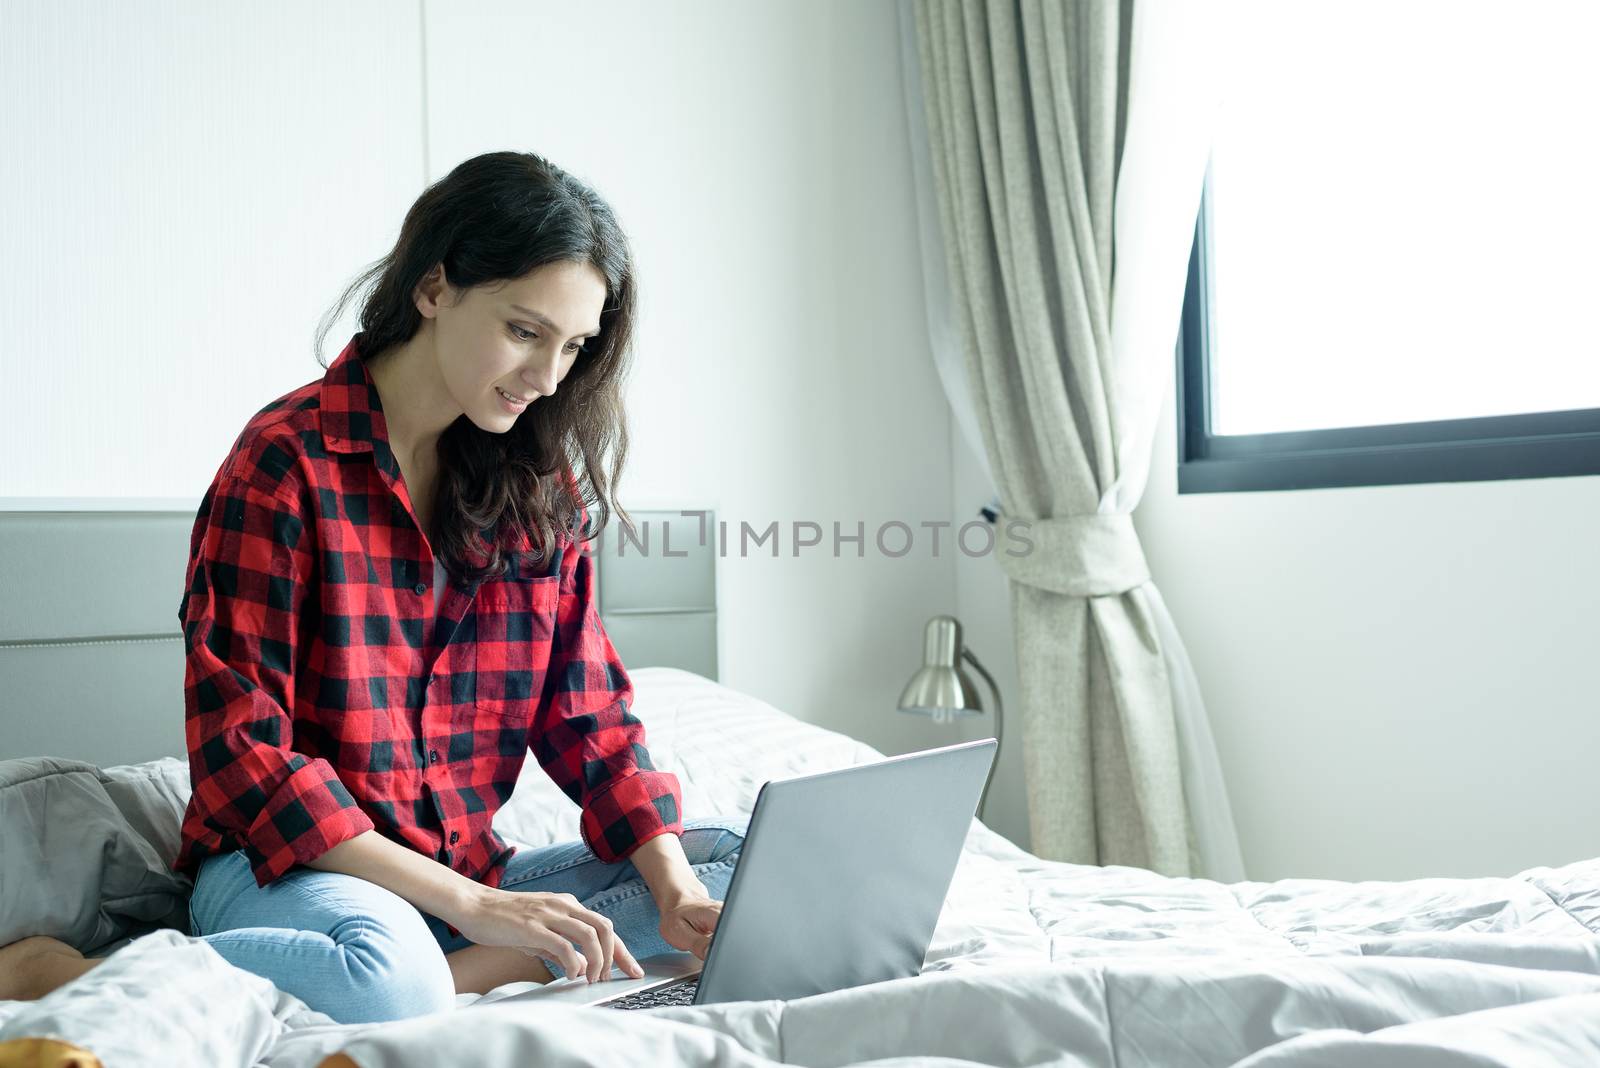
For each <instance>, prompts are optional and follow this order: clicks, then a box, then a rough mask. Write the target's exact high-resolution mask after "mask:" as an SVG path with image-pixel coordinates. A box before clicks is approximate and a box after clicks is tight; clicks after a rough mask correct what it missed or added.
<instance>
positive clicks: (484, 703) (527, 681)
mask: <svg viewBox="0 0 1600 1068" xmlns="http://www.w3.org/2000/svg"><path fill="white" fill-rule="evenodd" d="M559 584H560V579H558V578H557V577H555V576H553V575H551V576H543V577H539V578H532V579H515V580H511V581H504V582H493V583H489V584H487V585H485V586H483V587H481V588H480V589H479V591H478V596H477V598H476V605H477V612H476V614H477V638H476V641H475V643H474V657H475V664H474V667H475V674H476V676H477V678H476V680H475V693H476V696H475V698H474V708H475V709H476V710H477V711H478V712H479V713H481V714H483V715H486V716H489V717H492V718H494V719H497V720H506V721H511V722H514V723H516V724H518V725H527V724H531V723H532V722H533V717H534V713H535V712H536V711H537V709H538V705H539V698H540V695H541V694H542V692H543V690H544V680H545V673H546V671H547V669H548V668H549V665H550V649H551V636H552V635H553V634H554V632H555V624H556V600H557V597H558V596H559V593H560V590H559Z"/></svg>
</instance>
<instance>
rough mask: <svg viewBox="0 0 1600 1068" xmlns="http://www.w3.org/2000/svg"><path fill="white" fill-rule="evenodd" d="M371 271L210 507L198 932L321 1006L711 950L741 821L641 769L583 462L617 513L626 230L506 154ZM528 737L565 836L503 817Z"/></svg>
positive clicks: (187, 627)
mask: <svg viewBox="0 0 1600 1068" xmlns="http://www.w3.org/2000/svg"><path fill="white" fill-rule="evenodd" d="M374 276H376V279H377V281H376V285H375V286H374V287H373V289H372V291H371V293H370V295H369V296H368V297H367V299H366V301H365V304H364V306H363V307H362V310H361V315H360V324H361V331H360V332H359V333H357V334H356V335H355V337H353V338H352V339H351V340H350V342H349V344H347V345H346V346H345V348H344V350H343V351H342V352H341V353H340V354H339V356H338V357H337V359H335V360H334V361H333V363H332V364H331V366H329V367H328V368H327V373H326V375H325V376H323V377H322V378H321V379H320V380H316V381H312V382H309V383H307V384H306V385H304V386H302V387H300V388H299V389H296V390H294V391H292V392H290V393H288V394H286V395H285V396H283V397H280V398H278V399H277V400H275V401H273V402H272V403H270V404H268V405H267V406H266V407H264V408H262V409H261V410H260V411H259V412H258V413H257V414H256V415H255V416H254V417H252V418H251V419H250V421H249V422H248V424H247V425H246V426H245V428H244V432H243V433H242V434H241V435H240V436H239V438H238V440H237V441H236V442H235V443H234V446H233V449H232V451H231V453H230V455H229V456H228V457H227V459H226V460H225V461H224V462H223V464H222V466H221V468H220V469H219V471H218V473H217V476H216V478H215V480H214V481H213V483H212V485H211V487H210V488H209V489H208V490H207V492H206V494H205V496H204V498H203V499H202V501H201V504H200V510H199V514H198V516H197V517H196V522H195V526H194V532H193V536H192V538H191V545H190V561H189V571H188V579H187V581H188V588H187V591H186V594H185V597H184V599H183V603H182V605H181V607H180V608H179V620H180V622H181V623H182V624H183V629H184V634H185V639H186V646H187V666H186V670H185V686H184V690H185V696H186V714H187V718H186V722H187V737H188V749H189V763H190V775H191V779H192V781H193V783H194V792H193V795H192V797H191V799H190V801H189V806H188V810H187V811H186V812H185V814H184V820H183V830H182V848H181V851H180V853H179V854H178V857H177V859H176V861H175V862H174V865H173V866H174V868H175V869H176V870H179V871H184V872H187V873H189V874H191V875H192V876H193V877H194V879H195V889H194V895H193V898H192V900H191V903H190V920H191V926H192V932H191V933H192V934H194V935H196V936H199V937H201V938H204V939H205V940H206V941H207V942H209V943H210V944H211V945H212V947H213V948H215V949H216V950H217V952H218V953H220V954H221V955H222V956H223V957H224V958H226V959H227V960H229V961H230V962H232V963H234V964H236V965H238V966H239V967H241V968H244V969H246V970H247V971H251V972H254V973H256V974H258V975H262V976H264V977H266V978H268V979H271V980H272V981H273V982H274V983H276V984H277V985H278V986H279V987H280V988H282V989H284V990H286V991H288V992H289V993H292V994H294V995H296V996H297V997H299V998H300V999H301V1000H303V1001H305V1002H306V1003H307V1004H308V1005H310V1006H311V1007H312V1008H314V1009H317V1010H319V1011H322V1012H325V1013H327V1014H328V1015H330V1016H332V1017H333V1018H334V1019H335V1020H338V1021H340V1022H365V1021H373V1020H385V1019H400V1018H404V1017H409V1016H414V1015H418V1014H421V1013H426V1012H432V1011H437V1010H441V1009H448V1008H450V1007H452V1006H453V1005H454V999H455V995H456V994H458V993H466V992H475V993H484V992H487V991H488V990H490V989H491V988H493V987H495V986H498V985H500V984H502V983H506V982H512V981H517V980H532V981H535V982H548V981H550V980H552V979H553V978H555V977H556V976H557V975H561V974H566V975H572V976H578V975H583V976H584V977H585V978H586V979H587V980H589V981H595V980H601V979H607V978H610V977H611V974H612V968H613V966H616V967H617V968H619V969H620V970H621V972H622V973H624V974H627V975H630V976H634V977H637V976H640V975H642V974H643V973H642V971H641V969H640V968H639V965H638V962H637V957H639V956H648V955H651V954H654V953H661V952H667V951H669V950H671V949H677V950H682V951H687V952H690V953H693V954H694V955H695V956H697V957H699V958H701V959H702V960H703V959H704V957H705V953H706V949H707V946H708V945H709V942H710V936H711V934H712V932H713V930H714V929H715V927H716V924H717V920H718V917H719V916H720V913H721V908H722V898H723V897H724V896H725V894H726V892H727V886H728V882H729V880H730V879H731V877H732V873H733V868H734V865H735V864H736V863H737V860H738V855H739V850H740V848H741V846H742V844H743V835H742V831H743V829H744V822H743V821H742V820H723V819H701V820H690V821H687V822H685V821H684V820H683V819H682V818H681V811H682V792H681V789H680V785H679V783H678V780H677V777H676V776H675V775H673V774H672V773H670V772H664V771H658V770H656V769H655V767H654V766H653V765H652V763H651V761H650V756H649V752H648V750H647V749H646V748H645V733H644V728H643V727H642V725H641V724H640V722H639V720H638V719H637V718H636V717H634V716H633V715H632V713H631V712H630V706H631V705H632V703H633V696H634V695H633V688H632V685H631V683H630V681H629V679H628V676H627V673H626V671H625V670H624V668H623V665H622V663H621V661H620V660H619V659H618V658H617V655H616V652H615V650H614V648H613V647H612V645H611V643H610V641H609V639H608V638H607V637H606V634H605V631H604V629H603V627H602V626H601V623H600V618H599V615H598V612H597V606H596V603H595V598H594V571H593V566H592V561H591V558H590V555H589V553H588V552H587V551H586V545H587V543H588V542H589V540H590V539H591V538H592V536H593V531H592V530H590V529H589V528H588V526H587V521H588V518H589V512H588V509H587V507H585V505H584V498H583V496H582V495H581V494H580V491H579V479H578V476H577V475H576V474H575V473H574V464H575V463H579V462H581V468H582V471H583V472H584V474H583V481H584V482H586V483H587V484H588V487H589V489H590V490H591V492H592V499H593V500H594V501H597V502H598V507H599V512H600V520H599V523H598V524H597V527H596V529H598V527H603V526H604V525H605V523H606V517H607V516H608V515H609V514H610V510H611V509H610V505H609V504H608V497H609V494H610V488H611V486H612V485H614V483H615V481H616V478H617V475H618V473H619V471H620V469H621V467H622V463H623V461H624V459H625V457H626V452H627V432H626V427H625V424H624V416H623V409H622V399H621V397H622V394H621V385H622V377H623V373H624V368H625V364H626V357H627V353H628V350H629V341H630V336H631V333H632V327H633V319H634V308H635V295H634V280H633V273H632V264H631V257H630V255H629V251H628V247H627V242H626V239H625V237H624V235H623V233H622V231H621V230H620V229H619V227H618V225H617V222H616V220H615V218H614V216H613V214H612V212H611V210H610V209H609V207H607V205H606V204H605V203H604V202H603V201H602V200H601V199H600V198H599V197H598V196H596V195H595V194H594V192H592V191H591V190H590V189H588V188H587V187H586V186H584V185H583V184H581V183H580V182H578V181H576V180H575V179H573V178H572V177H570V176H568V175H567V174H565V173H564V172H562V171H561V170H559V169H558V168H556V167H554V166H552V165H551V164H549V163H548V162H546V161H545V160H543V159H541V158H540V157H538V156H534V155H530V154H524V153H514V152H495V153H489V154H486V155H483V156H479V157H477V158H475V159H471V160H468V161H466V162H465V163H462V164H461V165H460V166H458V167H456V168H455V170H453V171H452V172H451V173H450V174H449V175H448V176H447V177H445V178H444V179H443V180H442V181H440V182H438V183H436V184H435V185H433V186H432V187H430V188H428V189H427V190H426V191H425V192H424V193H423V194H422V196H421V197H420V198H418V200H417V202H416V203H415V204H414V205H413V206H412V208H411V210H410V211H409V212H408V214H407V216H406V219H405V222H404V225H403V226H402V229H401V232H400V236H399V240H398V241H397V243H396V245H395V248H394V249H393V251H392V252H391V253H390V254H389V255H388V256H387V257H386V258H385V259H383V260H381V261H379V262H378V263H377V264H376V265H375V266H374V267H373V268H372V269H371V270H369V271H368V272H367V273H366V274H365V275H364V276H363V277H362V278H360V279H358V280H357V281H356V282H355V283H354V284H353V285H352V286H351V288H350V289H349V290H347V291H346V292H345V294H344V295H343V296H342V297H341V299H340V301H339V305H338V307H337V308H336V310H335V313H334V316H333V317H337V314H338V312H339V311H340V310H342V308H343V307H344V305H345V303H346V302H347V301H348V300H349V298H350V295H351V293H352V292H353V291H354V290H355V289H356V288H357V287H359V286H360V285H361V284H363V282H365V281H366V280H367V279H370V278H372V277H374ZM325 332H326V331H325V330H324V333H325ZM318 340H319V343H320V341H321V337H320V336H319V339H318ZM608 453H610V454H611V463H610V467H609V470H607V469H606V467H605V466H604V464H603V461H604V459H605V457H606V455H607V454H608ZM623 514H624V516H625V515H626V513H623ZM530 748H531V750H532V751H533V753H534V755H535V757H536V759H537V760H538V762H539V764H540V766H541V767H542V768H543V769H544V771H545V772H546V773H547V774H549V775H550V777H551V778H552V779H553V780H554V781H555V782H556V783H557V784H558V785H559V786H560V787H561V788H562V789H563V791H564V792H565V793H566V794H567V796H568V797H570V798H572V800H573V801H574V802H576V803H578V804H579V805H580V806H581V809H582V815H581V821H580V827H581V836H582V841H581V842H569V843H562V844H558V845H553V846H549V847H546V848H542V849H531V850H513V849H511V848H509V847H507V846H506V844H505V843H504V841H503V840H502V839H501V838H500V837H499V836H498V835H496V834H495V832H494V830H493V828H492V827H491V825H490V823H491V820H492V818H493V816H494V814H495V812H496V811H497V810H498V809H499V808H500V806H501V805H502V804H504V802H505V801H506V799H507V798H508V797H509V796H510V794H511V790H512V787H513V785H514V784H515V782H516V780H517V775H518V772H519V770H520V769H521V767H522V764H523V760H524V758H525V757H526V756H527V753H528V751H529V749H530ZM8 951H9V952H10V953H11V954H12V955H13V956H14V957H15V958H17V960H15V961H13V962H12V963H19V962H20V961H21V960H22V959H23V958H24V956H25V957H26V960H27V961H28V962H29V963H28V967H27V968H26V969H25V970H26V971H27V972H28V974H30V975H31V976H32V979H31V980H30V984H31V985H30V988H29V989H27V990H23V991H13V994H14V995H15V994H18V993H21V994H22V995H23V996H28V995H32V996H37V995H38V994H40V993H42V992H43V991H44V990H45V989H47V988H49V987H51V986H54V985H58V984H59V983H60V982H64V981H67V980H69V979H71V978H73V977H74V976H76V975H78V974H81V973H82V972H84V971H86V970H87V969H89V968H92V967H93V966H94V964H95V963H96V962H94V961H92V960H85V959H83V958H81V957H78V956H77V955H76V954H75V953H74V952H73V951H72V950H71V949H70V948H68V947H65V946H63V945H62V944H61V943H59V942H53V940H50V939H30V940H27V942H26V944H23V943H19V944H17V945H15V946H12V947H7V949H5V950H0V954H3V953H7V952H8ZM541 958H542V959H543V961H547V962H549V966H548V967H547V966H546V964H545V963H541Z"/></svg>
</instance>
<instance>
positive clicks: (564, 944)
mask: <svg viewBox="0 0 1600 1068" xmlns="http://www.w3.org/2000/svg"><path fill="white" fill-rule="evenodd" d="M481 889H482V891H483V892H482V893H480V894H477V895H476V896H475V897H474V898H473V903H472V904H471V905H470V906H469V907H468V908H467V910H466V912H465V913H464V914H463V915H461V916H460V917H459V918H455V919H451V920H450V921H449V922H450V923H451V924H453V925H454V926H455V928H456V930H458V931H460V932H461V934H462V935H463V936H464V937H466V938H467V939H468V940H469V941H472V942H476V943H477V944H478V945H480V946H515V947H516V948H518V949H520V950H522V951H523V952H524V953H526V954H528V955H529V956H533V957H546V958H548V959H550V960H553V961H556V962H557V963H559V964H560V965H561V967H562V968H563V969H564V970H565V971H566V973H567V975H568V976H570V977H572V978H574V979H576V978H577V977H578V976H580V975H582V976H585V977H586V978H587V980H588V981H589V982H591V983H593V982H597V981H599V980H602V979H609V978H611V965H612V962H613V958H615V963H616V964H617V966H618V967H620V968H621V969H622V970H623V971H624V972H626V973H627V974H628V975H631V976H632V977H633V978H635V979H639V978H642V977H643V976H644V969H643V968H641V967H639V962H638V961H636V960H634V959H633V954H632V953H630V952H628V947H627V946H624V945H623V944H622V940H621V939H620V938H618V937H617V936H616V934H615V932H613V931H612V929H611V920H610V919H609V918H607V917H605V916H602V915H601V914H600V913H598V912H592V911H590V910H589V909H586V908H584V907H583V906H582V905H580V904H579V903H578V899H577V898H576V897H574V896H573V895H571V894H545V893H537V892H527V893H518V892H515V891H511V890H501V889H498V888H496V887H488V886H485V887H481ZM574 942H576V943H578V946H579V947H580V948H581V950H582V952H581V953H580V952H579V950H578V949H574V948H573V946H572V943H574Z"/></svg>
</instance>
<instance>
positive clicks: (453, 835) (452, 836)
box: [450, 831, 461, 845]
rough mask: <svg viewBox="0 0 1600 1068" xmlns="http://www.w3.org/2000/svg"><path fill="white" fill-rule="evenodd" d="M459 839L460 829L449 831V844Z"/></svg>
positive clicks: (453, 843)
mask: <svg viewBox="0 0 1600 1068" xmlns="http://www.w3.org/2000/svg"><path fill="white" fill-rule="evenodd" d="M460 840H461V832H460V831H451V832H450V844H451V845H455V844H456V843H457V842H459V841H460Z"/></svg>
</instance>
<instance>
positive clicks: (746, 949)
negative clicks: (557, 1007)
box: [484, 738, 997, 1009]
mask: <svg viewBox="0 0 1600 1068" xmlns="http://www.w3.org/2000/svg"><path fill="white" fill-rule="evenodd" d="M996 745H997V743H996V741H995V739H993V738H982V739H979V740H977V741H972V742H961V743H958V744H955V745H947V746H941V747H940V748H937V749H925V750H922V751H921V752H916V753H905V754H902V755H900V756H895V757H889V758H887V759H884V760H878V761H873V762H872V763H870V764H858V765H855V766H853V767H848V768H838V769H836V770H833V771H824V772H818V773H817V774H814V775H802V776H798V777H796V778H792V779H775V780H772V781H769V782H766V783H764V784H762V787H761V791H760V793H758V794H757V795H756V803H755V808H754V809H753V810H752V811H751V813H750V822H749V825H748V826H747V827H746V829H745V840H744V845H743V846H742V847H741V850H740V854H739V862H738V864H736V865H735V866H734V869H733V879H732V881H731V882H730V883H729V884H728V892H727V894H726V895H725V896H724V898H723V903H722V915H721V916H720V917H719V918H718V920H717V927H716V930H715V931H713V932H712V935H711V947H710V949H709V950H708V951H707V952H706V959H705V961H704V963H703V964H702V962H701V961H700V959H699V958H698V957H696V956H695V955H694V954H692V953H683V952H672V953H662V954H657V955H655V956H651V957H646V958H644V959H642V960H640V961H639V965H640V967H641V968H643V969H644V973H645V974H644V977H643V978H641V979H634V978H633V977H631V976H629V975H628V974H627V973H626V972H624V971H623V970H622V969H621V968H619V967H617V966H615V965H613V966H612V969H611V978H609V979H607V980H604V981H602V982H598V983H587V982H585V981H584V980H583V979H582V978H581V977H580V978H577V979H574V978H572V977H570V976H564V977H562V978H560V979H557V980H555V981H554V982H551V983H546V984H544V985H542V986H540V985H534V986H533V987H532V989H529V990H524V991H520V992H517V993H512V994H508V995H506V996H503V997H497V998H495V999H493V1000H494V1003H496V1004H499V1003H503V1002H507V1001H532V1000H538V1001H540V1002H541V1003H543V1002H566V1003H572V1004H579V1005H600V1006H604V1007H607V1008H617V1009H642V1008H653V1007H656V1006H659V1005H708V1004H714V1003H717V1002H722V1001H760V1000H764V999H766V998H798V997H806V996H807V995H810V994H823V993H827V992H829V991H833V990H843V989H845V988H846V987H853V986H861V985H863V984H866V983H876V982H881V981H883V980H887V979H898V978H901V977H904V976H909V975H916V974H918V973H920V972H921V971H922V963H923V959H924V958H925V956H926V955H927V952H928V945H929V943H930V942H931V941H932V940H933V931H934V927H935V926H936V925H937V923H938V920H939V913H940V911H941V910H942V909H943V907H944V900H945V895H946V894H947V893H949V890H950V883H951V880H952V879H953V878H954V877H955V870H956V863H957V861H958V860H960V858H961V847H962V845H963V843H964V842H965V841H966V838H967V831H968V829H969V828H970V827H971V824H972V817H973V814H974V813H975V812H976V811H977V806H978V797H979V794H980V793H981V792H982V790H983V783H984V780H985V779H986V778H987V776H988V774H989V766H990V764H991V763H992V762H993V761H994V754H995V747H996ZM484 1003H485V1004H488V1003H489V1002H488V1000H487V999H485V1001H484Z"/></svg>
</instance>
